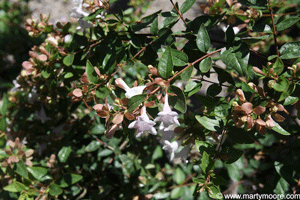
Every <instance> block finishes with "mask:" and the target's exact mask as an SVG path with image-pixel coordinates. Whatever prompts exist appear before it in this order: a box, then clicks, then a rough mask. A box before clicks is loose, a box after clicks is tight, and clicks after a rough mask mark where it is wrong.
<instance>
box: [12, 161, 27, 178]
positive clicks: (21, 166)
mask: <svg viewBox="0 0 300 200" xmlns="http://www.w3.org/2000/svg"><path fill="white" fill-rule="evenodd" d="M15 167H16V169H15V172H16V173H17V174H19V175H20V176H22V177H23V178H28V172H27V169H26V165H25V163H24V162H23V161H19V162H17V163H16V165H15Z"/></svg>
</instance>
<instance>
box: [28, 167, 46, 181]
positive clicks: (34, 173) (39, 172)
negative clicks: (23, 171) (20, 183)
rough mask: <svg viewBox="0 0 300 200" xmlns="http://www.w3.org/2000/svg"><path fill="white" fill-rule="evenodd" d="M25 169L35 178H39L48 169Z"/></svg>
mask: <svg viewBox="0 0 300 200" xmlns="http://www.w3.org/2000/svg"><path fill="white" fill-rule="evenodd" d="M27 170H28V171H29V173H30V174H31V175H32V176H33V177H34V178H35V179H36V180H40V179H41V178H42V177H43V176H45V175H46V174H47V173H48V169H46V168H44V167H27Z"/></svg>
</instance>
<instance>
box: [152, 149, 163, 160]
mask: <svg viewBox="0 0 300 200" xmlns="http://www.w3.org/2000/svg"><path fill="white" fill-rule="evenodd" d="M162 156H163V151H162V149H161V147H160V146H157V147H156V148H155V150H154V152H153V154H152V159H153V160H156V159H158V158H161V157H162Z"/></svg>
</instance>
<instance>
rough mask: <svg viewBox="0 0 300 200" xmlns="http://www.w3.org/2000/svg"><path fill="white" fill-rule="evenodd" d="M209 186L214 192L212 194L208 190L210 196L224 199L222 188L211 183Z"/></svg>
mask: <svg viewBox="0 0 300 200" xmlns="http://www.w3.org/2000/svg"><path fill="white" fill-rule="evenodd" d="M209 188H210V191H211V192H212V194H211V193H210V192H208V195H209V196H210V198H212V199H223V195H222V193H221V191H220V189H219V188H218V187H217V186H216V185H210V186H209Z"/></svg>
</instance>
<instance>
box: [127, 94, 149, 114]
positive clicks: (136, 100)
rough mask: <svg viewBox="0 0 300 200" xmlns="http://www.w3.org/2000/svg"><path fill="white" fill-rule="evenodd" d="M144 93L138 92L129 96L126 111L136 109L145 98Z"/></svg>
mask: <svg viewBox="0 0 300 200" xmlns="http://www.w3.org/2000/svg"><path fill="white" fill-rule="evenodd" d="M146 96H147V95H146V94H139V95H135V96H133V97H131V98H130V99H129V100H128V112H132V111H133V110H134V109H136V108H137V107H138V106H139V105H140V104H141V103H143V102H144V101H145V99H146Z"/></svg>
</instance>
